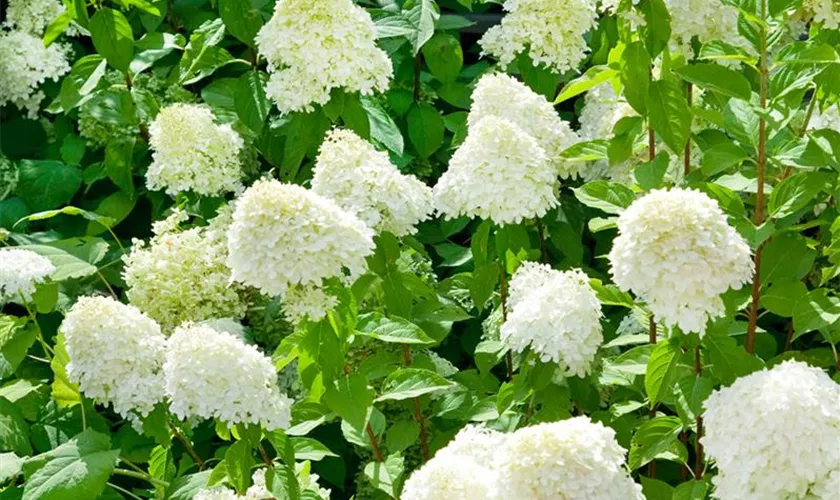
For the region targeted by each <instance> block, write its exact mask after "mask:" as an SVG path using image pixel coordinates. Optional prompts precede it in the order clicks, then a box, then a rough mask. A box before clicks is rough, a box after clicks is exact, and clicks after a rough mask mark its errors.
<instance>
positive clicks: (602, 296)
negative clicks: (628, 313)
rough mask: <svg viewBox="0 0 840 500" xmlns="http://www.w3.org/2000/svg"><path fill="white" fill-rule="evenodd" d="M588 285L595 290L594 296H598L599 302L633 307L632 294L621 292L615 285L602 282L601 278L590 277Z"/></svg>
mask: <svg viewBox="0 0 840 500" xmlns="http://www.w3.org/2000/svg"><path fill="white" fill-rule="evenodd" d="M589 286H591V287H592V290H594V291H595V296H596V297H598V301H599V302H600V303H601V304H603V305H605V306H621V307H627V308H629V309H632V308H633V305H634V302H633V296H632V295H630V294H629V293H627V292H622V291H621V289H620V288H618V287H617V286H616V285H613V284H604V283H603V282H602V281H601V280H598V279H591V280H589Z"/></svg>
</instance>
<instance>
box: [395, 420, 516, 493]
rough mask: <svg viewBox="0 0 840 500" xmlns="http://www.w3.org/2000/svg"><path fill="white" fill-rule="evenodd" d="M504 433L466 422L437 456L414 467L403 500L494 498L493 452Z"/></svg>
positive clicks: (406, 483)
mask: <svg viewBox="0 0 840 500" xmlns="http://www.w3.org/2000/svg"><path fill="white" fill-rule="evenodd" d="M506 437H507V436H506V435H505V434H501V433H499V432H495V431H491V430H488V429H483V428H480V427H475V426H467V427H464V428H463V429H461V431H460V432H458V434H457V435H456V436H455V438H454V439H453V440H452V441H450V442H449V444H447V445H446V446H445V447H444V448H441V449H440V450H438V452H437V453H435V456H434V457H433V458H432V459H431V460H429V461H428V462H426V463H425V464H423V465H422V466H421V467H420V468H419V469H417V470H415V471H414V472H413V473H412V474H411V477H409V478H408V480H406V482H405V486H404V487H403V491H402V495H401V496H400V498H402V500H439V499H446V500H472V499H476V498H482V499H487V498H495V497H496V496H495V495H496V486H495V474H494V472H493V466H494V464H495V462H494V455H495V453H496V452H497V451H498V450H499V449H500V448H503V447H504V443H505V439H506Z"/></svg>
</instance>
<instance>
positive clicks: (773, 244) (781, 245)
mask: <svg viewBox="0 0 840 500" xmlns="http://www.w3.org/2000/svg"><path fill="white" fill-rule="evenodd" d="M816 258H817V252H816V251H814V250H812V249H810V248H809V247H808V242H807V241H806V240H805V238H804V237H803V236H801V235H799V234H796V233H790V232H786V233H782V234H779V235H777V236H775V237H774V238H773V239H772V240H770V241H769V242H768V243H767V245H765V246H764V250H763V251H762V253H761V283H762V284H767V283H775V282H778V281H787V280H801V279H802V278H804V277H805V276H806V275H807V274H808V273H809V272H810V270H811V267H812V266H813V265H814V260H815V259H816Z"/></svg>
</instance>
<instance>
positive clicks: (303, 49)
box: [256, 0, 393, 113]
mask: <svg viewBox="0 0 840 500" xmlns="http://www.w3.org/2000/svg"><path fill="white" fill-rule="evenodd" d="M256 43H257V48H258V49H259V52H260V54H261V55H262V56H263V57H265V58H266V59H267V60H268V66H269V72H270V73H271V76H270V78H269V81H268V85H267V86H266V93H267V94H268V95H269V96H271V97H272V98H273V99H274V102H275V103H276V104H277V108H278V109H279V110H280V112H281V113H290V112H293V111H311V110H312V109H313V106H314V105H316V104H321V105H323V104H326V103H327V102H328V101H329V100H330V92H331V91H332V90H333V89H336V88H343V89H345V90H346V91H348V92H359V93H361V94H362V95H368V94H372V93H374V92H383V91H385V90H386V89H387V88H388V84H389V82H390V80H391V76H392V74H393V68H392V67H391V60H390V59H389V58H388V55H387V54H386V53H385V52H384V51H382V50H381V49H379V48H378V47H377V46H376V26H375V25H374V24H373V20H372V19H371V17H370V14H368V13H367V11H366V10H364V9H363V8H361V7H359V6H357V5H356V4H355V3H353V1H352V0H319V1H317V2H312V1H310V0H279V1H278V2H277V4H276V5H275V7H274V16H273V17H272V18H271V20H269V21H268V22H267V23H266V24H265V26H263V27H262V29H260V31H259V33H258V34H257V37H256Z"/></svg>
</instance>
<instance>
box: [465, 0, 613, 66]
mask: <svg viewBox="0 0 840 500" xmlns="http://www.w3.org/2000/svg"><path fill="white" fill-rule="evenodd" d="M596 3H597V2H595V1H594V0H505V2H504V3H503V4H502V6H503V7H504V9H505V11H506V12H507V14H506V15H505V17H503V18H502V23H501V24H500V25H498V26H493V27H492V28H490V29H489V30H487V32H486V33H485V34H484V36H483V37H482V38H481V40H479V42H478V43H479V44H480V45H481V48H482V55H484V54H490V55H492V56H493V57H496V58H497V59H499V62H500V63H501V64H502V65H503V66H507V65H509V64H510V63H512V62H513V60H514V59H515V58H516V56H517V55H519V54H521V53H523V52H525V51H526V50H527V52H528V55H529V56H530V57H531V60H532V61H534V63H535V64H543V65H545V66H546V67H548V68H549V69H551V70H554V71H556V72H558V73H562V72H564V71H569V70H575V69H577V66H578V64H580V62H581V61H583V59H584V58H585V57H586V53H587V52H588V51H589V48H588V47H587V44H586V39H585V38H584V35H585V34H586V32H587V31H589V30H590V29H593V28H595V26H596V25H597V18H598V14H597V12H596V9H595V6H596Z"/></svg>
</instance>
